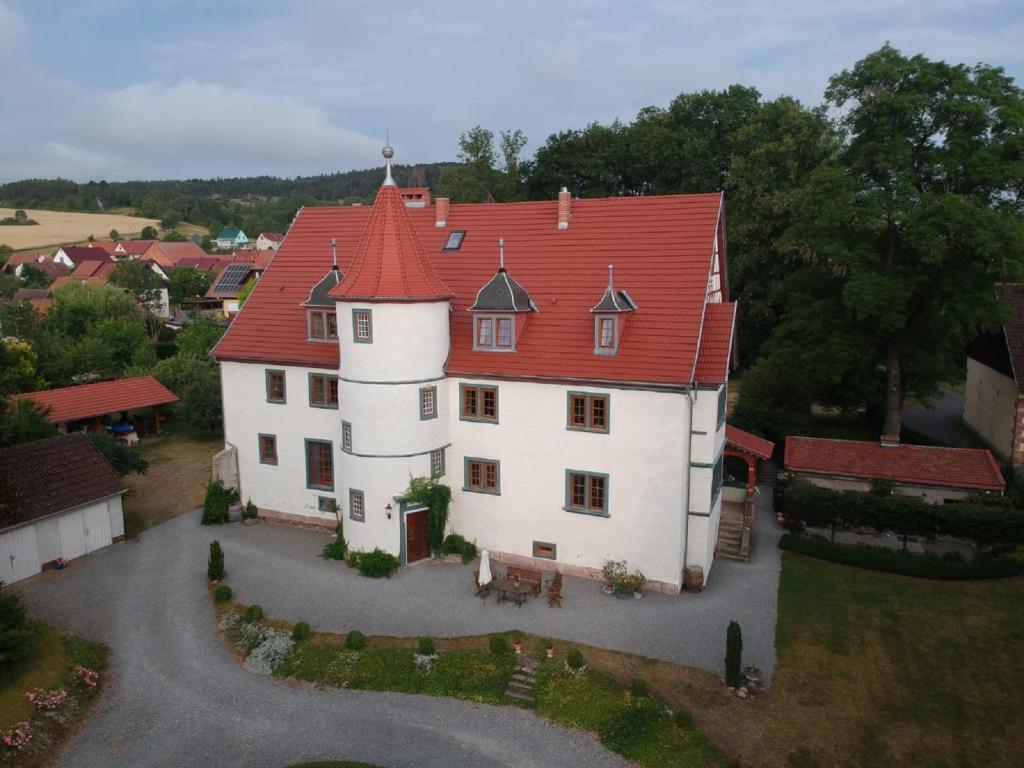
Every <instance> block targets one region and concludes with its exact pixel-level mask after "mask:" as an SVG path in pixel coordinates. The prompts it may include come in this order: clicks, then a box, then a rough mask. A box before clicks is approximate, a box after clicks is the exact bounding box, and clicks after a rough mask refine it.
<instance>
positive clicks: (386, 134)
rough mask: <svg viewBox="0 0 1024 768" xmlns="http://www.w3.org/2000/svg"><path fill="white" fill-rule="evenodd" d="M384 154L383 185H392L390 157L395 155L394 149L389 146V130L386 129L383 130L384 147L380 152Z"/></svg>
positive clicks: (393, 183)
mask: <svg viewBox="0 0 1024 768" xmlns="http://www.w3.org/2000/svg"><path fill="white" fill-rule="evenodd" d="M380 153H381V154H382V155H384V168H385V175H384V184H383V185H382V186H385V187H394V186H396V185H395V180H394V179H393V178H391V158H392V157H394V156H395V149H394V147H392V146H391V132H390V131H388V130H385V131H384V149H382V150H381V152H380Z"/></svg>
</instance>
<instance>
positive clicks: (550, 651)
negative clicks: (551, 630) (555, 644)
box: [547, 645, 555, 659]
mask: <svg viewBox="0 0 1024 768" xmlns="http://www.w3.org/2000/svg"><path fill="white" fill-rule="evenodd" d="M547 655H548V658H549V659H553V658H555V649H554V648H552V647H551V646H550V645H549V646H548V648H547Z"/></svg>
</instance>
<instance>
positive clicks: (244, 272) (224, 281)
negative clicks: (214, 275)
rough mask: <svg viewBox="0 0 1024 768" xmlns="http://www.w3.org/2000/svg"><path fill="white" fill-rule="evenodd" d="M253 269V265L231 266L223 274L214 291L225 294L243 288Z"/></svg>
mask: <svg viewBox="0 0 1024 768" xmlns="http://www.w3.org/2000/svg"><path fill="white" fill-rule="evenodd" d="M251 269H252V264H229V265H228V266H227V268H226V269H225V270H224V271H223V272H222V273H221V275H220V280H218V281H217V285H216V286H214V289H213V290H215V291H223V292H225V293H227V292H230V291H237V290H238V289H239V288H241V287H242V281H243V280H245V278H246V277H248V275H249V271H250V270H251Z"/></svg>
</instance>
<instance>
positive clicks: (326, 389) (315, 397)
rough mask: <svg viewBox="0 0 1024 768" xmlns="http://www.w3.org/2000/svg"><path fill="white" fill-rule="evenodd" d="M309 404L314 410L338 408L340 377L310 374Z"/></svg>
mask: <svg viewBox="0 0 1024 768" xmlns="http://www.w3.org/2000/svg"><path fill="white" fill-rule="evenodd" d="M309 404H310V406H311V407H313V408H337V407H338V377H337V376H325V375H323V374H319V373H311V374H309Z"/></svg>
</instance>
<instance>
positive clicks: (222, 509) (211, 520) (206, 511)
mask: <svg viewBox="0 0 1024 768" xmlns="http://www.w3.org/2000/svg"><path fill="white" fill-rule="evenodd" d="M236 501H238V491H237V490H235V489H234V488H225V487H224V483H222V482H221V481H220V480H214V481H212V482H211V483H210V484H209V485H207V486H206V498H205V499H204V500H203V519H202V521H201V522H202V524H203V525H220V524H221V523H226V522H227V521H228V507H230V506H231V505H232V504H234V503H235V502H236Z"/></svg>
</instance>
